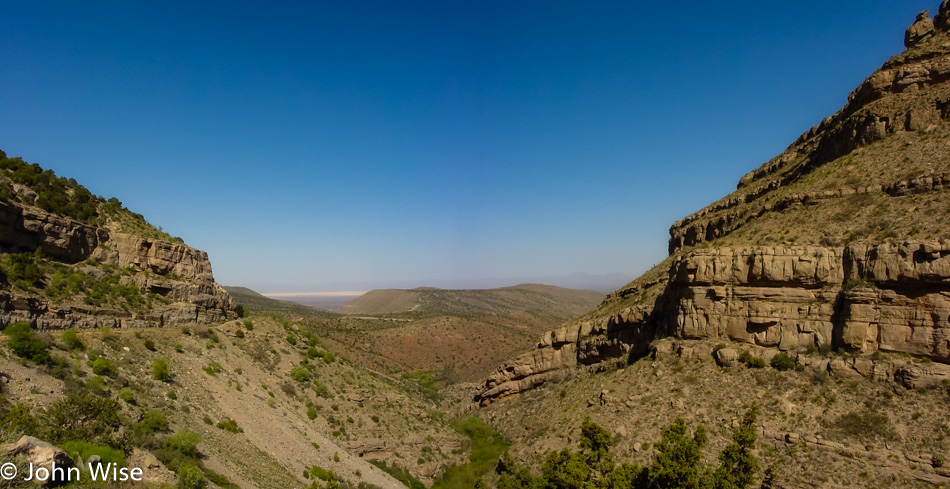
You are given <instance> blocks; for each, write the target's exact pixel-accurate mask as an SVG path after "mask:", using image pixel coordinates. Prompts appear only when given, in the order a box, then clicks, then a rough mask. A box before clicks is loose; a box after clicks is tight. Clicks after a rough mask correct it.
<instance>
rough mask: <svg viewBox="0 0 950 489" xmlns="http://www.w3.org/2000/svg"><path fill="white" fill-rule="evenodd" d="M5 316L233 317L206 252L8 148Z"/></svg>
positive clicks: (51, 325)
mask: <svg viewBox="0 0 950 489" xmlns="http://www.w3.org/2000/svg"><path fill="white" fill-rule="evenodd" d="M0 284H2V288H3V290H2V291H0V322H2V323H4V324H5V323H9V322H13V321H26V322H29V323H31V324H32V325H33V326H34V327H35V328H39V329H55V328H58V329H63V328H69V327H74V328H79V329H84V328H95V327H103V326H108V327H144V326H149V325H153V326H163V325H168V324H175V325H178V324H193V325H194V324H211V323H213V322H216V321H221V320H224V319H226V318H227V317H228V316H229V315H232V316H233V313H231V309H232V307H233V303H232V301H231V298H230V297H229V296H228V294H227V292H225V291H224V289H222V288H221V287H220V286H219V285H218V284H217V283H215V281H214V277H213V275H212V272H211V263H210V262H209V261H208V255H207V253H205V252H203V251H199V250H196V249H194V248H191V247H189V246H187V245H185V244H184V243H183V242H182V240H181V239H180V238H176V237H172V236H169V235H168V234H167V233H165V232H163V231H162V230H161V229H159V228H156V227H155V226H152V225H151V224H149V223H148V222H147V221H145V219H144V218H143V217H142V215H140V214H136V213H134V212H132V211H130V210H128V209H126V208H125V207H123V206H122V203H121V202H119V201H118V200H117V199H115V198H110V199H105V198H103V197H100V196H96V195H93V194H92V193H91V192H89V190H87V189H86V188H85V187H83V186H82V185H80V184H79V183H77V182H76V181H75V180H73V179H67V178H64V177H61V176H57V175H56V174H55V173H54V172H53V171H52V170H48V169H43V168H42V167H40V166H39V165H38V164H36V163H33V164H30V163H27V162H25V161H23V160H22V159H21V158H18V157H13V158H10V157H7V155H6V154H5V153H3V152H2V151H0Z"/></svg>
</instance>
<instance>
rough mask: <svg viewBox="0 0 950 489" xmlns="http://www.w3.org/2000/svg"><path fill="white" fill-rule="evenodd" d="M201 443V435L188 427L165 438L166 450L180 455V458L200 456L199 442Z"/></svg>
mask: <svg viewBox="0 0 950 489" xmlns="http://www.w3.org/2000/svg"><path fill="white" fill-rule="evenodd" d="M199 443H201V435H199V434H198V433H195V432H193V431H189V430H187V429H183V430H181V431H179V432H178V433H175V434H174V435H172V436H169V437H168V439H167V440H165V446H164V448H165V450H167V451H169V452H172V453H173V454H175V455H178V456H179V457H178V458H189V459H194V458H197V457H198V444H199Z"/></svg>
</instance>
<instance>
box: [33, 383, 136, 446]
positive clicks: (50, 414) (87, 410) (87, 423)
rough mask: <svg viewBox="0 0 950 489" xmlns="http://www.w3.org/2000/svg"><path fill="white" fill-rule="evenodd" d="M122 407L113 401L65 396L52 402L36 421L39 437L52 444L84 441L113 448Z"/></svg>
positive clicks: (90, 397)
mask: <svg viewBox="0 0 950 489" xmlns="http://www.w3.org/2000/svg"><path fill="white" fill-rule="evenodd" d="M121 411H122V407H121V406H120V405H119V403H118V402H117V401H115V400H113V399H106V398H102V397H97V396H92V395H86V394H69V395H67V396H66V397H65V398H63V399H60V400H58V401H55V402H53V403H52V404H50V405H49V406H48V407H47V410H46V413H45V414H43V416H42V417H41V418H40V425H41V429H40V432H41V436H43V437H45V439H46V440H47V441H49V442H50V443H53V444H60V443H63V442H65V441H69V440H84V441H87V442H89V443H94V444H97V445H115V442H114V440H113V433H114V432H115V431H116V430H117V429H119V427H120V426H122V420H121V418H120V417H119V413H120V412H121Z"/></svg>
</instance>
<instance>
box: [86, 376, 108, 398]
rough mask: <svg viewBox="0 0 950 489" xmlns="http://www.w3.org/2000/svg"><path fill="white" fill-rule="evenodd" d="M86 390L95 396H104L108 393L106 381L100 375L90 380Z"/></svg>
mask: <svg viewBox="0 0 950 489" xmlns="http://www.w3.org/2000/svg"><path fill="white" fill-rule="evenodd" d="M86 390H88V391H89V392H92V393H93V394H102V393H103V392H105V391H106V381H105V379H103V378H102V377H99V376H98V375H97V376H95V377H93V378H91V379H89V382H86Z"/></svg>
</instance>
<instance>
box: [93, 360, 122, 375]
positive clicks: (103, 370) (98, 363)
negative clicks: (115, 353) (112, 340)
mask: <svg viewBox="0 0 950 489" xmlns="http://www.w3.org/2000/svg"><path fill="white" fill-rule="evenodd" d="M92 373H94V374H96V375H104V376H106V377H116V376H117V375H119V371H118V370H117V369H116V368H115V365H113V364H112V361H111V360H109V359H108V358H105V357H99V358H96V360H95V361H93V362H92Z"/></svg>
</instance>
